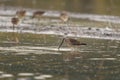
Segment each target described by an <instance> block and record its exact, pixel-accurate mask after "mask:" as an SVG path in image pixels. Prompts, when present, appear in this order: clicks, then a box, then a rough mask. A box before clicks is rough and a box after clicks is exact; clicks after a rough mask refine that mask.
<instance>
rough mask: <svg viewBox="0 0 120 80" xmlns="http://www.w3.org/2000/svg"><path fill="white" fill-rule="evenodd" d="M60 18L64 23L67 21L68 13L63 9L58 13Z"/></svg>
mask: <svg viewBox="0 0 120 80" xmlns="http://www.w3.org/2000/svg"><path fill="white" fill-rule="evenodd" d="M60 19H61V20H62V21H63V22H64V23H65V22H67V21H68V19H69V16H68V13H67V12H66V11H63V12H61V13H60Z"/></svg>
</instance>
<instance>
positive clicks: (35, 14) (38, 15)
mask: <svg viewBox="0 0 120 80" xmlns="http://www.w3.org/2000/svg"><path fill="white" fill-rule="evenodd" d="M44 13H45V11H35V12H33V15H32V19H37V21H38V23H36V24H35V25H36V26H39V25H40V19H41V17H42V16H43V14H44ZM36 26H35V27H36ZM36 30H39V28H36ZM43 40H44V43H46V36H45V35H44V34H43Z"/></svg>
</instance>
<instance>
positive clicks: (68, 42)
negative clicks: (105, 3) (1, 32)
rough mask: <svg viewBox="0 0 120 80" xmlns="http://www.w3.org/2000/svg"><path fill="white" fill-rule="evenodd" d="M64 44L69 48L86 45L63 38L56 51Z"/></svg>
mask: <svg viewBox="0 0 120 80" xmlns="http://www.w3.org/2000/svg"><path fill="white" fill-rule="evenodd" d="M64 41H65V42H66V43H67V44H68V45H69V46H80V45H87V44H86V43H80V41H78V40H76V39H73V38H63V40H62V42H61V43H60V45H59V47H58V49H60V47H61V46H62V44H63V42H64Z"/></svg>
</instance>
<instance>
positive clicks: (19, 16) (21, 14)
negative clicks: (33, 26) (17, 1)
mask: <svg viewBox="0 0 120 80" xmlns="http://www.w3.org/2000/svg"><path fill="white" fill-rule="evenodd" d="M16 16H17V17H18V18H19V19H21V20H23V19H24V17H25V16H26V10H19V11H17V12H16Z"/></svg>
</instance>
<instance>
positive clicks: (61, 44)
mask: <svg viewBox="0 0 120 80" xmlns="http://www.w3.org/2000/svg"><path fill="white" fill-rule="evenodd" d="M64 40H65V38H63V39H62V42H61V43H60V45H59V46H58V50H59V49H60V47H61V46H62V44H63V42H64Z"/></svg>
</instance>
